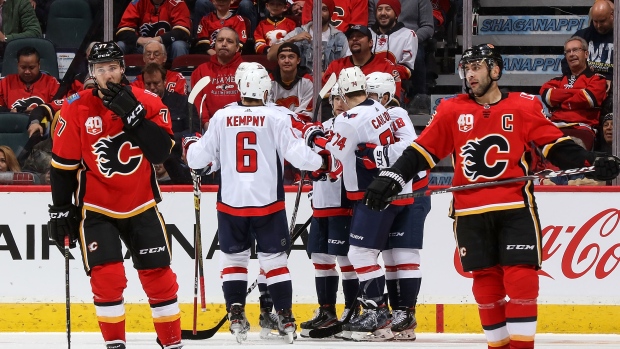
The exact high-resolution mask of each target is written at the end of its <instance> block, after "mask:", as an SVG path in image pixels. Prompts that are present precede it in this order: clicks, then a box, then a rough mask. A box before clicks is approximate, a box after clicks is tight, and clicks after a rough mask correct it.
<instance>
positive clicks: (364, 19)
mask: <svg viewBox="0 0 620 349" xmlns="http://www.w3.org/2000/svg"><path fill="white" fill-rule="evenodd" d="M312 2H313V1H312V0H306V3H305V4H304V8H303V10H302V12H301V23H302V24H306V23H308V22H310V21H311V20H312V6H313V5H312ZM334 3H335V5H336V7H335V8H334V13H333V14H332V21H331V24H332V25H333V26H334V27H336V29H338V30H340V31H341V32H343V33H344V32H345V31H347V29H349V26H350V25H351V24H361V25H366V26H367V25H368V1H366V0H336V1H334Z"/></svg>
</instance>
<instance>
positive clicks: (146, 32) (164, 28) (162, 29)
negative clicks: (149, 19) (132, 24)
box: [140, 21, 172, 38]
mask: <svg viewBox="0 0 620 349" xmlns="http://www.w3.org/2000/svg"><path fill="white" fill-rule="evenodd" d="M170 30H172V26H171V25H170V23H168V22H167V21H159V22H155V23H144V24H142V25H141V26H140V35H141V36H145V37H149V38H154V37H156V36H160V35H163V34H165V33H167V32H169V31H170Z"/></svg>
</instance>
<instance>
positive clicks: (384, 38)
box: [377, 35, 388, 47]
mask: <svg viewBox="0 0 620 349" xmlns="http://www.w3.org/2000/svg"><path fill="white" fill-rule="evenodd" d="M387 41H388V36H387V35H379V37H378V38H377V46H379V47H382V46H385V45H387Z"/></svg>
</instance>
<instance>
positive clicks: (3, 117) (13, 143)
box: [0, 113, 28, 155]
mask: <svg viewBox="0 0 620 349" xmlns="http://www.w3.org/2000/svg"><path fill="white" fill-rule="evenodd" d="M27 141H28V115H26V114H21V113H0V145H7V146H9V147H10V148H11V149H13V152H14V153H15V155H19V153H21V151H22V149H23V148H24V145H25V144H26V142H27Z"/></svg>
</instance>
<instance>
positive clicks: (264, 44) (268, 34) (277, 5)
mask: <svg viewBox="0 0 620 349" xmlns="http://www.w3.org/2000/svg"><path fill="white" fill-rule="evenodd" d="M286 4H287V3H286V0H267V4H266V5H265V6H266V7H267V11H268V13H269V14H268V15H267V18H266V19H263V20H262V21H260V22H259V23H258V26H257V27H256V31H255V32H253V33H254V41H255V44H254V45H255V49H256V53H257V54H259V55H262V54H267V53H268V52H269V49H270V48H271V45H273V44H276V43H280V42H281V41H282V40H283V39H284V37H285V36H286V34H288V33H289V32H291V31H293V29H295V27H296V26H297V25H296V24H295V21H293V20H292V19H290V18H286V17H284V11H286V6H287V5H286Z"/></svg>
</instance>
